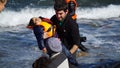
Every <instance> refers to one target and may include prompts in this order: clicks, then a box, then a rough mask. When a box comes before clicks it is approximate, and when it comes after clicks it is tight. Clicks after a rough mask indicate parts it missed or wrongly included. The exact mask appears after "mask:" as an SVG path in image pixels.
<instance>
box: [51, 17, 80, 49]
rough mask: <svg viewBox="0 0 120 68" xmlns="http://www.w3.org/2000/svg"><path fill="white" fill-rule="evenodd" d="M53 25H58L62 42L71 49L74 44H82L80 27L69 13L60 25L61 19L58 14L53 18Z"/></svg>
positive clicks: (57, 29)
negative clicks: (59, 19)
mask: <svg viewBox="0 0 120 68" xmlns="http://www.w3.org/2000/svg"><path fill="white" fill-rule="evenodd" d="M51 21H52V22H53V25H56V31H57V34H58V37H59V38H60V39H61V41H62V43H63V44H64V45H65V46H66V47H67V48H68V49H69V50H70V49H71V48H72V47H73V45H74V44H76V45H79V44H80V35H79V27H78V24H77V23H76V21H75V20H73V19H72V18H71V16H70V15H67V16H66V18H65V20H64V21H63V22H62V25H60V21H58V20H57V17H56V15H54V16H53V17H52V18H51Z"/></svg>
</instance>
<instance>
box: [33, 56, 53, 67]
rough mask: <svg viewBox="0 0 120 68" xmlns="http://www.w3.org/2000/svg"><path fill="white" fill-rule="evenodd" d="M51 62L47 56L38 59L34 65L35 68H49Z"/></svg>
mask: <svg viewBox="0 0 120 68" xmlns="http://www.w3.org/2000/svg"><path fill="white" fill-rule="evenodd" d="M50 62H51V60H50V59H49V58H47V57H45V56H42V57H40V58H38V59H37V60H36V61H35V62H34V63H33V65H32V67H33V68H47V66H48V64H50Z"/></svg>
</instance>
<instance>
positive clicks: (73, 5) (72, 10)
mask: <svg viewBox="0 0 120 68" xmlns="http://www.w3.org/2000/svg"><path fill="white" fill-rule="evenodd" d="M61 1H65V2H66V3H67V4H68V11H69V14H70V15H71V17H72V19H73V20H75V21H76V18H77V14H76V9H77V6H78V4H77V2H76V0H61ZM61 1H60V0H54V2H55V3H56V2H61Z"/></svg>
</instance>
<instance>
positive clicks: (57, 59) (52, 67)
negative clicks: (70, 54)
mask: <svg viewBox="0 0 120 68" xmlns="http://www.w3.org/2000/svg"><path fill="white" fill-rule="evenodd" d="M66 59H67V57H66V56H65V55H64V54H63V53H60V54H59V55H57V56H55V57H54V58H52V59H51V63H50V64H49V65H48V68H57V67H58V66H59V65H60V64H62V63H63V62H64V61H65V60H66ZM67 63H68V62H67ZM64 65H65V64H64Z"/></svg>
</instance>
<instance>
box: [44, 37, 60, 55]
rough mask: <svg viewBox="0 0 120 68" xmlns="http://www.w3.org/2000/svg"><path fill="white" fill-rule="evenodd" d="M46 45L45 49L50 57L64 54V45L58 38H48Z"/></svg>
mask: <svg viewBox="0 0 120 68" xmlns="http://www.w3.org/2000/svg"><path fill="white" fill-rule="evenodd" d="M46 44H47V45H45V47H46V49H47V51H48V54H49V55H50V56H52V54H54V53H58V52H62V44H61V41H60V40H59V39H58V38H55V37H51V38H48V39H47V42H46Z"/></svg>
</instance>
